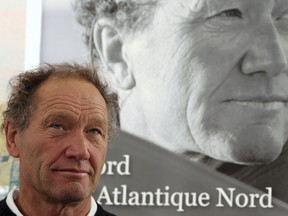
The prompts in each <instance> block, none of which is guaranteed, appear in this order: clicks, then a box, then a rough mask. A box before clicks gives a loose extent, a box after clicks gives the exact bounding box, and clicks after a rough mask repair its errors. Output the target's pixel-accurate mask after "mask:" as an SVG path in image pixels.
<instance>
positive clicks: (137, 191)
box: [1, 0, 288, 216]
mask: <svg viewBox="0 0 288 216" xmlns="http://www.w3.org/2000/svg"><path fill="white" fill-rule="evenodd" d="M41 12H42V13H41V24H42V25H41V37H40V38H41V43H40V44H41V45H40V46H41V48H40V50H39V63H44V62H48V63H59V62H63V61H69V62H73V61H74V62H88V63H91V64H93V65H95V66H97V67H98V69H99V71H100V73H101V76H102V78H103V79H104V80H105V81H106V82H107V83H108V84H109V85H110V86H111V88H112V89H113V90H114V91H116V92H117V93H118V95H119V97H120V106H121V113H120V122H121V131H120V132H119V134H118V136H117V137H115V138H114V139H113V140H112V142H111V143H110V144H109V145H110V146H109V150H108V155H107V161H106V163H105V165H104V168H103V170H102V177H101V181H100V184H99V185H98V187H97V191H96V193H95V194H94V197H95V199H96V200H97V201H98V202H99V203H101V204H102V206H103V207H104V208H105V209H107V210H108V211H111V212H113V213H115V214H116V215H132V214H135V213H137V215H139V216H140V215H141V216H142V215H143V216H146V215H155V216H156V215H157V216H158V215H168V216H169V215H171V216H172V215H173V216H174V215H191V214H196V215H211V214H213V215H279V216H280V215H287V212H288V204H287V203H288V191H287V189H286V188H287V186H288V185H287V182H288V181H287V180H288V172H287V169H288V165H287V164H288V163H287V162H288V161H287V159H288V155H287V145H286V142H287V138H288V115H287V114H288V113H287V100H288V99H287V98H288V88H287V83H288V39H287V38H288V26H287V23H288V3H287V1H284V0H283V1H270V0H247V1H246V0H236V1H230V0H215V1H214V0H213V1H209V0H183V1H174V0H168V1H162V0H156V1H155V0H138V1H133V0H131V1H128V0H112V1H100V0H99V1H98V0H72V1H70V0H61V1H60V0H58V1H53V0H43V1H42V6H41ZM1 142H2V141H1ZM3 142H4V141H3ZM6 190H7V189H6Z"/></svg>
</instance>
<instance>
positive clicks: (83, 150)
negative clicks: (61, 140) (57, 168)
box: [66, 132, 90, 160]
mask: <svg viewBox="0 0 288 216" xmlns="http://www.w3.org/2000/svg"><path fill="white" fill-rule="evenodd" d="M67 142H68V147H67V149H66V157H68V158H75V159H76V160H87V159H89V158H90V153H89V148H88V147H89V142H88V140H87V139H86V137H85V135H84V134H83V133H81V132H79V133H77V134H76V133H75V134H73V136H71V137H70V138H69V140H67Z"/></svg>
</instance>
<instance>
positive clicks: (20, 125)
mask: <svg viewBox="0 0 288 216" xmlns="http://www.w3.org/2000/svg"><path fill="white" fill-rule="evenodd" d="M50 77H58V78H69V77H77V78H81V79H84V80H86V81H88V82H90V83H92V84H93V85H94V86H95V87H96V88H97V89H98V90H99V92H100V93H101V95H102V97H103V98H104V100H105V102H106V105H107V109H108V119H109V122H108V127H109V128H108V136H109V138H111V137H112V135H113V134H114V133H116V132H117V131H118V130H119V128H120V123H119V122H120V121H119V104H118V95H117V94H116V93H114V92H111V91H110V90H109V88H108V87H107V85H106V84H104V83H102V82H101V80H100V78H99V76H98V73H97V70H96V68H93V67H91V66H89V65H80V64H76V63H74V64H69V63H62V64H54V65H52V64H43V65H42V66H40V67H38V68H36V69H34V70H30V71H27V72H24V73H21V74H19V75H17V76H15V77H14V78H13V79H11V81H10V87H11V90H12V91H11V94H10V97H9V100H8V103H7V108H6V110H4V112H3V113H2V115H3V123H2V125H1V130H2V132H3V130H4V128H5V127H6V124H7V122H8V120H9V119H12V120H13V122H14V127H15V128H17V129H19V130H20V131H23V130H24V129H25V128H27V127H28V124H29V120H30V117H31V115H32V113H33V110H34V109H35V107H36V105H37V97H36V91H37V89H38V88H39V86H40V85H41V84H42V83H43V82H44V81H45V80H48V79H49V78H50Z"/></svg>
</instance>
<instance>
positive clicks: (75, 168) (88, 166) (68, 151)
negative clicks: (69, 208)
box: [16, 78, 108, 203]
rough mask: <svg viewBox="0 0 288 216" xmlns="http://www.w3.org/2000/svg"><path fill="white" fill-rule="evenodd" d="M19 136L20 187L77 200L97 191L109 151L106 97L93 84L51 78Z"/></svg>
mask: <svg viewBox="0 0 288 216" xmlns="http://www.w3.org/2000/svg"><path fill="white" fill-rule="evenodd" d="M36 95H37V98H36V102H37V105H36V108H35V110H34V112H33V113H32V116H31V119H30V121H29V126H28V128H26V129H24V131H23V132H22V133H20V135H19V136H17V138H16V140H17V149H18V151H19V155H20V156H19V157H20V181H21V188H22V189H23V190H25V192H27V193H32V194H34V196H33V197H36V198H43V197H44V198H45V199H48V200H50V201H53V202H54V201H60V202H65V203H66V202H77V201H81V200H83V199H85V198H89V199H90V195H91V194H92V193H93V192H94V191H95V188H96V185H97V182H98V180H99V177H100V173H101V169H102V166H103V163H104V160H105V157H106V148H107V136H108V117H107V115H108V114H107V108H106V103H105V101H104V99H103V97H102V96H101V94H100V93H99V91H98V90H97V89H96V88H95V87H94V86H93V84H91V83H89V82H87V81H84V80H82V79H76V78H66V79H58V78H49V79H48V80H47V81H45V82H44V83H43V84H42V85H41V86H40V88H39V89H38V90H37V92H36Z"/></svg>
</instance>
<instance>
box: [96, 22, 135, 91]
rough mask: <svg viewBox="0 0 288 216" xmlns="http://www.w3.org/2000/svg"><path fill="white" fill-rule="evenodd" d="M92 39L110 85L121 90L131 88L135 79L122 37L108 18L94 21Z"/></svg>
mask: <svg viewBox="0 0 288 216" xmlns="http://www.w3.org/2000/svg"><path fill="white" fill-rule="evenodd" d="M93 41H94V45H95V47H96V50H97V53H98V55H99V57H100V60H101V61H102V63H103V64H104V67H105V70H106V71H105V72H106V73H108V74H105V75H106V76H108V79H109V80H110V81H111V83H112V85H113V86H114V87H116V88H118V89H122V90H129V89H131V88H133V87H134V86H135V80H134V76H133V73H132V69H131V68H130V67H129V65H130V64H129V58H128V56H127V53H126V49H125V46H124V44H123V40H122V37H121V35H120V32H119V31H118V29H117V28H115V27H114V25H113V23H112V22H111V21H110V20H109V19H107V18H103V19H100V20H99V21H98V22H96V24H95V26H94V30H93Z"/></svg>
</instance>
